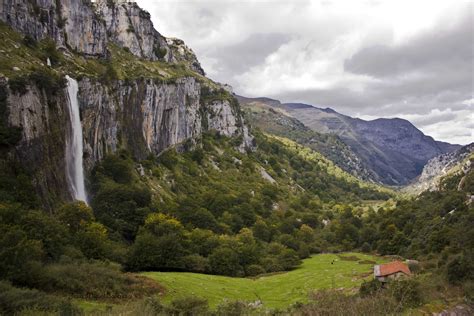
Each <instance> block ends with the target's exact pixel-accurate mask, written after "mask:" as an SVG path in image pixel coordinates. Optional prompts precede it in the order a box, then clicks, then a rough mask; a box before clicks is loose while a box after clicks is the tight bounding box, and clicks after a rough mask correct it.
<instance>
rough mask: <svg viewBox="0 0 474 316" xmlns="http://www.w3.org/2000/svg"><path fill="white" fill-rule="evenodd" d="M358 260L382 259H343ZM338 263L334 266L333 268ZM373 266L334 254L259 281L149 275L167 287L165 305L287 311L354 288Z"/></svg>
mask: <svg viewBox="0 0 474 316" xmlns="http://www.w3.org/2000/svg"><path fill="white" fill-rule="evenodd" d="M353 255H355V256H357V257H358V258H359V259H361V260H373V261H377V262H382V261H383V259H381V258H377V257H373V256H369V255H363V254H354V253H348V254H343V255H342V256H344V257H347V256H353ZM333 260H336V261H335V263H334V264H331V262H332V261H333ZM372 266H373V265H372V264H360V263H359V262H358V261H348V260H341V259H340V258H339V257H338V255H335V254H321V255H315V256H313V257H311V258H309V259H306V260H304V262H303V264H302V265H301V267H299V268H298V269H295V270H293V271H290V272H287V273H280V274H275V275H270V276H262V277H260V278H257V279H249V278H231V277H224V276H215V275H206V274H198V273H181V272H146V273H143V275H145V276H147V277H150V278H152V279H154V280H156V281H158V282H160V283H161V284H162V285H163V286H165V287H166V294H165V296H164V298H163V301H164V302H169V301H171V300H173V299H175V298H179V297H186V296H198V297H203V298H206V299H207V300H208V301H209V305H210V306H211V307H216V306H217V305H218V304H219V303H220V302H222V301H223V300H224V299H229V300H246V301H256V300H258V299H260V300H262V302H263V304H264V305H265V306H266V307H271V308H285V307H287V306H289V305H291V304H293V303H296V302H305V301H307V295H308V292H309V291H311V290H317V289H327V288H333V287H334V288H346V289H350V288H354V287H358V286H359V284H360V283H361V282H362V281H363V280H364V278H365V277H367V276H370V275H371V272H372Z"/></svg>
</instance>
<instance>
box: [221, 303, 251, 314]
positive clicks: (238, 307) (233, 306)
mask: <svg viewBox="0 0 474 316" xmlns="http://www.w3.org/2000/svg"><path fill="white" fill-rule="evenodd" d="M216 314H217V315H219V316H241V315H247V314H250V311H249V308H248V305H247V303H245V302H242V301H227V302H223V303H221V304H219V306H217V310H216Z"/></svg>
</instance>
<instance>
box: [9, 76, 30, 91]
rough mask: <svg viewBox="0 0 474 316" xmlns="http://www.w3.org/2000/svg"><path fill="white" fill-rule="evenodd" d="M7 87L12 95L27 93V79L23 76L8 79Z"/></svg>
mask: <svg viewBox="0 0 474 316" xmlns="http://www.w3.org/2000/svg"><path fill="white" fill-rule="evenodd" d="M8 86H9V87H10V90H11V91H12V93H13V94H19V95H20V96H22V95H24V94H25V93H27V92H28V78H26V77H25V76H15V77H12V78H10V79H8Z"/></svg>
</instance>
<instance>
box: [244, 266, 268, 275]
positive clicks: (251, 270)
mask: <svg viewBox="0 0 474 316" xmlns="http://www.w3.org/2000/svg"><path fill="white" fill-rule="evenodd" d="M265 272H266V271H265V269H264V268H263V267H262V266H261V265H258V264H251V265H249V266H248V267H247V268H245V274H246V275H249V276H256V275H259V274H264V273H265Z"/></svg>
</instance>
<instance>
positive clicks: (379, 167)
mask: <svg viewBox="0 0 474 316" xmlns="http://www.w3.org/2000/svg"><path fill="white" fill-rule="evenodd" d="M242 100H243V99H242ZM246 100H247V101H246V103H249V102H248V101H249V100H250V99H248V98H247V99H246ZM255 100H257V101H260V102H264V103H266V104H268V105H270V106H272V107H275V108H278V109H281V110H282V111H283V113H285V114H286V115H288V116H290V117H293V118H295V119H297V120H298V121H300V122H301V123H303V124H304V125H305V126H306V127H308V128H310V129H311V130H313V131H315V132H318V133H322V134H334V135H337V136H339V137H340V139H341V140H342V141H343V142H344V143H345V144H346V145H347V146H349V147H350V149H351V151H352V152H354V153H355V155H356V156H357V157H358V159H359V160H360V162H361V165H362V166H364V167H365V168H366V169H368V174H370V175H371V177H372V179H373V180H374V181H378V182H381V183H384V184H388V185H406V184H408V183H409V182H410V181H412V180H413V179H415V178H416V177H417V176H419V175H420V174H421V172H422V170H423V167H424V166H425V164H426V163H427V162H428V160H430V159H431V158H433V157H436V156H438V155H441V154H444V153H449V152H452V151H454V150H456V149H458V148H460V147H461V146H460V145H452V144H448V143H444V142H439V141H436V140H434V139H433V138H432V137H430V136H426V135H424V134H423V133H422V132H421V131H420V130H418V129H417V128H416V127H415V126H414V125H413V124H411V123H410V122H409V121H407V120H403V119H399V118H394V119H383V118H381V119H376V120H372V121H365V120H362V119H358V118H353V117H350V116H347V115H343V114H340V113H338V112H336V111H335V110H333V109H331V108H325V109H322V108H317V107H313V106H311V105H308V104H303V103H285V104H282V103H280V102H278V101H276V100H271V99H267V98H258V99H255ZM244 101H245V100H244Z"/></svg>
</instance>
